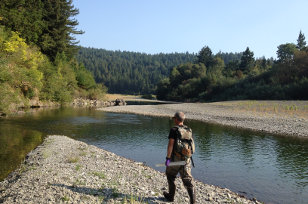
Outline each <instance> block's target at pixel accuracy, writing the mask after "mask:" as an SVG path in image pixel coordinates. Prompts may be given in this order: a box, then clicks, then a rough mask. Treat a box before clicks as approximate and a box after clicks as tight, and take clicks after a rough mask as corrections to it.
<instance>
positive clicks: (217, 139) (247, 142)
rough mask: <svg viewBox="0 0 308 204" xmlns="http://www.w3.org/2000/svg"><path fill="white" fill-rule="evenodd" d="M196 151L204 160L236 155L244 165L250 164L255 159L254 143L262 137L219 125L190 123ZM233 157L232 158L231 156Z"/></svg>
mask: <svg viewBox="0 0 308 204" xmlns="http://www.w3.org/2000/svg"><path fill="white" fill-rule="evenodd" d="M189 125H190V127H191V128H192V129H193V132H194V136H195V139H196V140H197V142H196V145H197V148H198V151H199V152H200V154H201V155H202V158H204V159H210V158H211V156H212V154H213V153H214V152H215V154H218V155H217V156H229V155H234V154H235V155H236V157H237V158H239V159H240V160H241V161H242V162H243V163H244V164H246V165H249V164H252V163H253V161H254V157H255V151H254V149H255V142H256V140H262V139H263V137H262V136H256V135H255V133H253V132H251V131H247V130H239V129H235V128H229V127H223V126H220V125H213V124H207V123H202V122H197V121H190V122H189ZM233 157H234V156H233Z"/></svg>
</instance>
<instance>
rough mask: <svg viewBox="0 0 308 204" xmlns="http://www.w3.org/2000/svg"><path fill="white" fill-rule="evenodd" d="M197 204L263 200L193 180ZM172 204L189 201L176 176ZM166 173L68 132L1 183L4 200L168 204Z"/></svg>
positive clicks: (49, 141)
mask: <svg viewBox="0 0 308 204" xmlns="http://www.w3.org/2000/svg"><path fill="white" fill-rule="evenodd" d="M194 183H195V186H196V192H197V194H196V195H197V203H245V204H246V203H260V202H258V201H257V200H255V199H253V200H248V199H246V198H244V197H242V196H240V195H238V194H236V193H234V192H231V191H230V190H228V189H223V188H219V187H215V186H212V185H207V184H204V183H202V182H199V181H196V180H195V181H194ZM176 185H177V192H176V196H175V202H174V203H188V201H189V199H188V195H187V192H186V190H185V188H184V186H183V184H182V181H181V180H180V179H179V178H177V179H176ZM166 187H167V181H166V177H165V175H164V173H161V172H159V171H156V170H154V169H152V168H150V167H148V166H146V165H144V164H143V163H138V162H135V161H132V160H129V159H126V158H123V157H120V156H118V155H115V154H114V153H111V152H108V151H105V150H103V149H100V148H97V147H95V146H92V145H87V144H86V143H84V142H80V141H77V140H74V139H71V138H68V137H66V136H56V135H53V136H48V137H47V138H46V139H45V140H44V142H43V144H42V145H40V146H38V147H37V148H36V149H34V150H33V151H31V152H30V153H29V154H28V155H27V157H26V159H25V161H24V163H23V164H22V165H21V167H20V168H19V169H17V170H16V171H14V172H13V173H11V174H10V175H9V176H8V177H7V178H6V179H5V180H4V181H2V182H0V203H167V202H166V201H165V200H164V198H163V195H162V192H163V191H164V190H167V189H166Z"/></svg>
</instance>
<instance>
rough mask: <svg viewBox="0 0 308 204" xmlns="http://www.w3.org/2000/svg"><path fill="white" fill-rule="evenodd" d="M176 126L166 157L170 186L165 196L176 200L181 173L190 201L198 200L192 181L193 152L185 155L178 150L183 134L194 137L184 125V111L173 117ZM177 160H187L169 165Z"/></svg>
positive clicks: (169, 199)
mask: <svg viewBox="0 0 308 204" xmlns="http://www.w3.org/2000/svg"><path fill="white" fill-rule="evenodd" d="M173 120H174V123H175V125H176V126H175V127H173V128H171V130H170V133H169V137H168V139H169V142H168V148H167V157H166V162H165V165H166V175H167V180H168V186H169V193H167V192H163V194H164V197H165V198H166V199H167V200H168V201H170V202H173V201H174V194H175V188H176V187H175V183H174V181H175V178H176V175H177V174H178V173H180V176H181V179H182V181H183V184H184V186H185V187H186V189H187V191H188V195H189V197H190V203H195V202H196V195H195V192H194V185H193V182H192V179H193V178H192V175H191V154H190V155H188V156H187V155H184V154H181V153H179V152H177V150H178V146H177V145H178V141H179V139H180V137H181V134H182V135H183V134H186V135H190V138H191V139H192V133H191V129H190V128H188V127H187V126H185V125H184V120H185V115H184V113H183V112H176V113H175V115H174V117H173ZM192 142H193V139H192ZM191 146H193V147H191V150H192V152H191V153H193V151H194V144H192V145H191ZM176 161H186V164H185V165H184V166H183V165H182V166H169V164H170V162H176Z"/></svg>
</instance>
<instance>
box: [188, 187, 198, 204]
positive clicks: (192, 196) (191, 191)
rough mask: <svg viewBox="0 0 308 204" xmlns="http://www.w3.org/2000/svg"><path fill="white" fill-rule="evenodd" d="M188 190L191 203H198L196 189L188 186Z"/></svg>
mask: <svg viewBox="0 0 308 204" xmlns="http://www.w3.org/2000/svg"><path fill="white" fill-rule="evenodd" d="M187 192H188V195H189V198H190V204H195V203H196V193H195V191H194V188H193V187H190V188H187Z"/></svg>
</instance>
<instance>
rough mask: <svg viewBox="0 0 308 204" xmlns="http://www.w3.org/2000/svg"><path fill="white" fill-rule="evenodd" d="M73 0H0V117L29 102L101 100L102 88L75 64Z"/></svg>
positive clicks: (75, 12)
mask: <svg viewBox="0 0 308 204" xmlns="http://www.w3.org/2000/svg"><path fill="white" fill-rule="evenodd" d="M78 12H79V11H78V9H76V8H75V7H74V6H73V4H72V0H56V1H51V0H1V4H0V96H1V97H0V113H1V112H2V113H8V112H11V111H14V110H16V109H17V108H18V107H28V106H29V104H30V101H32V100H36V101H48V102H55V103H67V102H70V101H71V100H72V99H73V98H76V97H83V98H92V99H95V98H101V97H102V96H103V94H104V93H105V92H106V88H105V87H104V86H103V85H101V84H97V83H96V82H95V80H94V78H93V75H92V74H91V72H89V71H88V70H87V69H85V67H84V66H83V65H81V64H80V63H78V61H77V60H76V57H75V56H76V53H77V51H78V46H77V43H78V42H77V41H76V39H75V38H74V36H75V35H78V34H82V33H83V32H82V31H79V30H77V29H76V26H77V25H78V22H77V21H76V20H75V19H74V18H73V17H74V16H76V15H77V14H78Z"/></svg>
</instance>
